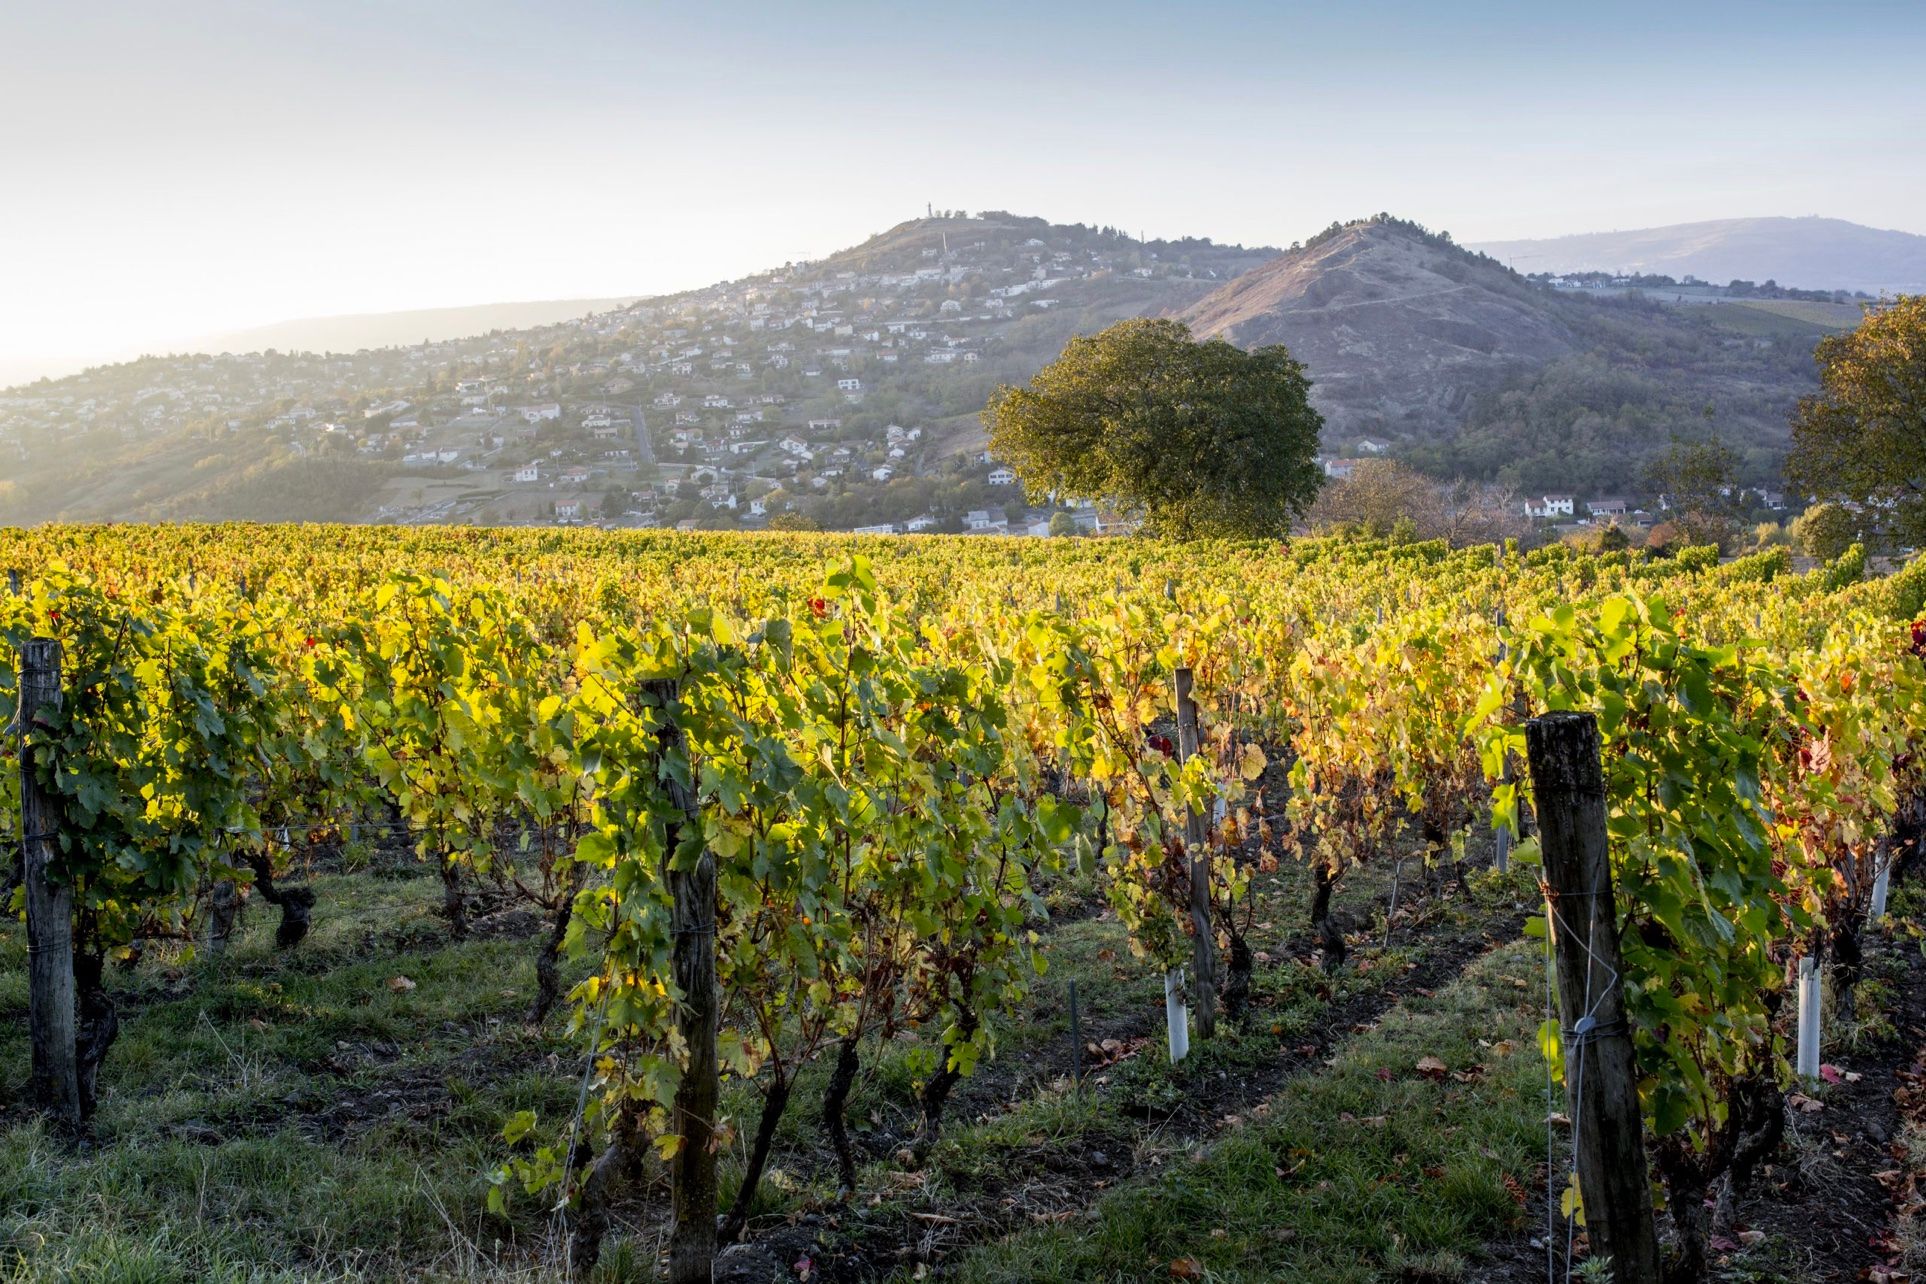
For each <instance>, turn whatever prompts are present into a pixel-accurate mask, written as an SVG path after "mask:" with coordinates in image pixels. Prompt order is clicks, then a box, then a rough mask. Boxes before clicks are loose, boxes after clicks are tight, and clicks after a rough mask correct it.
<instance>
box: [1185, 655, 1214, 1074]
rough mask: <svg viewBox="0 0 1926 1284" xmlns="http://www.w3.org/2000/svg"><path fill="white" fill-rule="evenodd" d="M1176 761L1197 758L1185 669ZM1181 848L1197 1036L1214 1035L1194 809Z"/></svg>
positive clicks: (1203, 851) (1200, 832) (1193, 706)
mask: <svg viewBox="0 0 1926 1284" xmlns="http://www.w3.org/2000/svg"><path fill="white" fill-rule="evenodd" d="M1175 681H1176V688H1177V761H1179V762H1189V761H1190V760H1191V759H1192V758H1193V757H1195V756H1196V754H1197V744H1198V737H1197V702H1196V701H1195V700H1193V699H1191V698H1190V689H1191V677H1190V670H1189V669H1178V670H1177V672H1176V675H1175ZM1184 847H1185V849H1186V850H1187V851H1188V852H1189V853H1190V930H1191V950H1190V955H1191V969H1192V971H1193V972H1195V974H1196V986H1195V991H1196V992H1195V994H1194V996H1193V997H1194V998H1195V999H1196V1002H1197V1035H1198V1037H1199V1038H1203V1039H1208V1038H1211V1037H1213V1036H1214V1035H1216V1033H1217V932H1216V930H1215V929H1214V928H1213V927H1212V926H1211V921H1210V826H1209V824H1208V823H1207V822H1206V821H1205V820H1204V817H1203V814H1202V813H1201V812H1199V811H1198V810H1197V809H1196V808H1195V807H1191V808H1187V809H1186V810H1185V812H1184Z"/></svg>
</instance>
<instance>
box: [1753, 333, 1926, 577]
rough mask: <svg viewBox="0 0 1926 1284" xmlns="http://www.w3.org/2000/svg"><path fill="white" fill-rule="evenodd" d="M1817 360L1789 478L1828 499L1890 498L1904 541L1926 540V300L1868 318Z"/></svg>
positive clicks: (1826, 343) (1795, 425)
mask: <svg viewBox="0 0 1926 1284" xmlns="http://www.w3.org/2000/svg"><path fill="white" fill-rule="evenodd" d="M1813 355H1814V357H1815V359H1816V360H1817V361H1818V363H1819V384H1820V391H1819V395H1818V396H1816V397H1807V398H1805V399H1804V400H1802V401H1801V402H1800V403H1799V409H1798V411H1797V412H1795V413H1794V415H1793V418H1792V454H1791V457H1790V458H1789V459H1788V460H1787V461H1786V475H1787V477H1788V478H1789V479H1791V481H1792V483H1793V484H1794V485H1795V486H1798V487H1800V488H1801V489H1803V490H1807V491H1810V492H1811V493H1813V494H1815V495H1818V496H1820V497H1822V498H1830V499H1850V500H1881V501H1891V503H1892V505H1893V507H1892V510H1891V511H1892V521H1893V524H1894V527H1895V533H1896V534H1897V535H1898V536H1899V538H1900V539H1901V540H1902V541H1903V542H1905V543H1909V544H1918V543H1922V542H1926V295H1911V296H1902V297H1900V298H1899V299H1897V300H1895V301H1894V302H1893V303H1892V304H1891V306H1889V307H1886V308H1883V309H1881V310H1879V311H1877V312H1871V313H1868V314H1867V316H1866V319H1865V320H1863V321H1861V322H1860V323H1859V328H1858V329H1856V330H1853V331H1852V332H1851V333H1849V334H1841V335H1834V336H1832V337H1830V338H1827V339H1824V340H1821V341H1820V343H1819V346H1818V347H1817V348H1816V349H1815V350H1814V353H1813Z"/></svg>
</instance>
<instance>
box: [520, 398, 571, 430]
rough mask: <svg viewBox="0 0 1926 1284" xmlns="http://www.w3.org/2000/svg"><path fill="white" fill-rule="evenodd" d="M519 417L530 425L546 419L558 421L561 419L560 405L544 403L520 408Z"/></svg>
mask: <svg viewBox="0 0 1926 1284" xmlns="http://www.w3.org/2000/svg"><path fill="white" fill-rule="evenodd" d="M521 416H522V418H523V419H525V420H527V421H528V422H529V423H532V424H538V423H541V422H542V421H543V420H547V419H560V418H561V417H562V407H561V403H559V402H554V401H544V402H541V403H540V404H538V405H533V406H523V407H522V408H521Z"/></svg>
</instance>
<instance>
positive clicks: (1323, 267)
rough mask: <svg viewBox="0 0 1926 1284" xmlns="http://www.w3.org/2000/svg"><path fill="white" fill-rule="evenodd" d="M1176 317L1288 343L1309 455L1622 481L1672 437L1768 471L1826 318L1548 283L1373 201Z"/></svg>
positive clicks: (1591, 489)
mask: <svg viewBox="0 0 1926 1284" xmlns="http://www.w3.org/2000/svg"><path fill="white" fill-rule="evenodd" d="M1177 315H1178V316H1179V317H1181V318H1182V319H1183V320H1185V321H1187V322H1189V323H1190V325H1191V327H1192V329H1193V331H1194V332H1196V333H1198V334H1200V335H1219V336H1222V337H1225V338H1227V339H1229V340H1231V341H1232V342H1235V343H1238V344H1241V345H1244V346H1257V345H1261V344H1268V343H1283V344H1285V345H1286V346H1287V347H1289V348H1290V350H1291V352H1292V353H1293V354H1294V355H1296V356H1297V357H1298V359H1299V360H1301V361H1303V362H1304V364H1305V366H1306V368H1307V370H1308V372H1309V374H1310V377H1311V379H1312V394H1311V395H1312V400H1313V402H1314V403H1315V404H1316V405H1317V406H1318V408H1319V409H1320V410H1321V411H1322V412H1323V413H1324V415H1325V420H1326V431H1325V444H1326V449H1327V451H1328V452H1329V453H1332V454H1346V453H1351V452H1352V451H1353V450H1354V449H1355V448H1356V447H1357V446H1358V444H1359V443H1360V442H1363V441H1366V440H1371V441H1375V442H1380V443H1385V444H1388V445H1389V446H1390V447H1392V448H1393V449H1394V450H1395V451H1396V452H1397V453H1399V454H1401V455H1403V456H1404V457H1406V458H1407V459H1409V460H1410V461H1411V462H1413V463H1416V464H1418V465H1420V466H1422V467H1424V468H1426V469H1428V470H1430V471H1433V472H1437V473H1441V474H1445V475H1451V476H1463V477H1472V478H1478V479H1495V480H1498V481H1501V482H1505V483H1508V484H1511V485H1515V486H1517V487H1519V488H1520V489H1521V490H1525V491H1527V492H1539V493H1543V492H1544V491H1548V490H1549V491H1561V492H1576V493H1579V494H1581V495H1583V494H1597V493H1600V492H1607V493H1609V492H1621V493H1622V492H1625V491H1628V490H1629V491H1635V490H1636V489H1637V488H1638V486H1639V484H1640V482H1641V480H1642V474H1643V466H1644V463H1645V461H1646V460H1648V459H1649V458H1650V457H1651V456H1652V455H1654V454H1655V453H1657V452H1659V451H1662V450H1663V449H1665V448H1666V447H1667V446H1668V445H1669V444H1670V442H1671V440H1672V438H1673V437H1674V436H1675V435H1676V436H1702V435H1715V436H1719V437H1722V438H1725V439H1726V440H1728V441H1730V442H1731V443H1733V444H1734V445H1735V446H1737V447H1738V448H1739V449H1740V450H1741V452H1742V453H1743V455H1744V457H1745V461H1746V463H1745V476H1744V480H1746V481H1748V482H1750V483H1753V484H1758V485H1766V484H1769V483H1771V482H1774V481H1776V479H1777V474H1778V460H1779V456H1780V454H1781V453H1782V451H1783V447H1784V442H1785V437H1786V416H1787V412H1788V411H1789V410H1790V408H1791V406H1792V404H1793V402H1794V401H1795V400H1796V399H1797V398H1798V396H1799V395H1800V394H1801V393H1802V392H1804V391H1806V390H1807V389H1808V388H1809V387H1810V386H1811V382H1812V379H1813V375H1812V364H1811V353H1812V346H1813V343H1814V342H1815V341H1816V339H1817V338H1818V337H1819V335H1820V334H1822V333H1824V331H1825V329H1826V328H1827V327H1826V326H1825V325H1822V324H1820V323H1818V322H1816V321H1809V320H1802V319H1799V318H1797V317H1791V316H1773V317H1765V316H1763V315H1762V314H1760V313H1757V312H1754V311H1751V310H1749V309H1745V310H1741V309H1735V308H1709V307H1674V306H1668V305H1667V304H1666V303H1664V302H1662V301H1660V300H1659V299H1656V298H1653V297H1648V296H1644V295H1640V294H1637V293H1628V294H1613V295H1592V294H1589V293H1583V292H1569V291H1561V290H1556V289H1553V288H1551V287H1549V286H1546V285H1543V284H1540V283H1537V282H1533V281H1530V280H1527V279H1525V278H1524V277H1522V276H1520V275H1518V274H1517V273H1515V272H1513V271H1511V270H1510V269H1508V268H1507V267H1505V266H1504V265H1503V264H1501V263H1499V262H1497V261H1496V260H1495V259H1492V258H1490V257H1489V256H1487V255H1484V254H1481V253H1477V252H1475V251H1472V250H1468V249H1466V248H1464V247H1461V246H1459V245H1456V244H1454V243H1453V242H1452V240H1451V239H1450V237H1449V236H1447V235H1443V234H1437V233H1432V232H1429V231H1427V230H1426V229H1425V228H1423V227H1421V226H1420V225H1418V224H1415V223H1410V222H1407V221H1404V220H1401V219H1395V218H1391V217H1390V216H1388V215H1378V216H1377V217H1375V218H1371V219H1363V220H1358V221H1355V222H1352V223H1347V224H1333V225H1332V226H1331V227H1330V228H1328V229H1327V230H1326V231H1325V232H1323V233H1321V234H1320V235H1318V236H1317V237H1314V238H1312V240H1311V241H1310V242H1308V243H1307V244H1305V245H1303V246H1301V247H1295V248H1293V249H1292V250H1291V251H1290V252H1288V253H1286V254H1285V255H1283V256H1282V257H1280V258H1278V259H1277V260H1276V261H1274V262H1271V263H1268V264H1266V265H1264V266H1262V267H1260V268H1258V269H1256V270H1254V271H1252V272H1250V273H1249V274H1247V275H1245V276H1243V277H1240V278H1239V279H1237V280H1235V281H1233V282H1230V283H1229V284H1227V285H1225V286H1223V287H1221V288H1219V289H1218V290H1216V291H1214V292H1212V293H1211V294H1210V295H1208V296H1206V297H1205V298H1203V299H1200V300H1199V301H1197V302H1196V303H1194V304H1192V305H1191V306H1189V307H1188V308H1185V309H1183V310H1181V311H1180V312H1178V313H1177ZM1741 319H1743V324H1739V325H1735V324H1733V322H1738V321H1741ZM1762 320H1763V321H1767V322H1770V323H1771V324H1770V326H1769V327H1766V326H1761V325H1759V324H1757V323H1758V322H1760V321H1762Z"/></svg>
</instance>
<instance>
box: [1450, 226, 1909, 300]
mask: <svg viewBox="0 0 1926 1284" xmlns="http://www.w3.org/2000/svg"><path fill="white" fill-rule="evenodd" d="M1470 248H1472V249H1474V250H1479V251H1482V252H1483V253H1486V254H1489V255H1491V256H1493V257H1494V258H1497V259H1501V260H1503V261H1505V262H1507V263H1509V264H1510V265H1512V266H1513V267H1516V268H1517V269H1518V270H1519V271H1521V272H1594V271H1596V272H1622V273H1634V272H1639V273H1650V274H1663V275H1667V276H1674V277H1681V278H1682V277H1685V276H1687V275H1690V276H1695V277H1697V278H1699V279H1700V280H1701V281H1711V282H1714V283H1718V284H1724V283H1725V282H1727V281H1731V280H1735V279H1737V280H1745V281H1766V280H1773V281H1777V282H1778V283H1779V284H1780V285H1784V286H1793V287H1797V288H1801V289H1822V290H1864V291H1867V292H1868V293H1871V294H1879V293H1882V292H1889V293H1906V292H1916V291H1920V290H1926V236H1916V235H1914V234H1913V233H1911V232H1895V231H1886V230H1882V229H1879V228H1873V227H1865V226H1862V225H1860V224H1858V223H1849V222H1847V221H1846V220H1844V219H1836V218H1731V219H1716V220H1713V221H1711V222H1705V223H1679V224H1675V225H1673V226H1670V227H1648V228H1640V229H1637V230H1634V231H1628V232H1587V233H1581V234H1578V235H1574V236H1557V237H1551V238H1548V239H1544V240H1525V241H1482V242H1477V243H1474V244H1473V245H1472V246H1471V247H1470Z"/></svg>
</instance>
